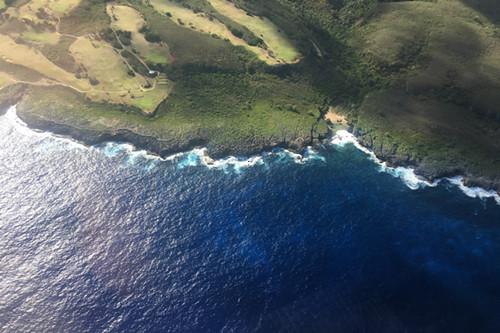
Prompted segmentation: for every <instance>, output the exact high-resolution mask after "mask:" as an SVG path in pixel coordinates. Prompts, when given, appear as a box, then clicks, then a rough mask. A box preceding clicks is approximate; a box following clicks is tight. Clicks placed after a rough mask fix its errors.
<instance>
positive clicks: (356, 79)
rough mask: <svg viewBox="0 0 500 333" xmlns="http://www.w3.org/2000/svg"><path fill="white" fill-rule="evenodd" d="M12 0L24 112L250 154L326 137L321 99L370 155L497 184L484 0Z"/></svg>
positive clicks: (498, 83) (491, 34) (62, 123)
mask: <svg viewBox="0 0 500 333" xmlns="http://www.w3.org/2000/svg"><path fill="white" fill-rule="evenodd" d="M11 6H15V7H16V8H6V9H4V11H5V13H7V14H9V15H3V16H2V18H1V22H0V56H1V57H2V58H1V59H0V87H3V88H4V89H10V88H9V87H12V86H15V85H16V84H20V83H22V84H23V86H24V87H25V89H26V91H25V95H24V98H23V101H22V103H21V104H20V107H19V112H20V114H21V116H23V117H24V118H25V119H26V120H27V121H28V122H29V120H30V119H31V120H33V121H32V123H37V119H38V123H39V122H40V121H41V119H42V118H43V120H44V121H45V122H47V121H50V123H52V124H54V123H56V124H58V125H59V127H58V126H56V128H59V129H61V128H66V129H67V128H70V127H72V128H75V127H76V128H79V129H80V130H81V131H83V132H85V133H90V132H92V133H94V137H100V135H97V134H96V131H97V132H99V131H102V132H105V133H107V135H104V137H108V138H109V136H110V135H112V133H117V131H127V133H129V132H130V133H135V134H136V135H140V136H141V137H148V138H157V139H160V141H158V140H157V141H155V142H156V143H151V142H150V144H151V145H152V148H151V149H152V150H155V151H158V152H173V151H178V150H182V149H186V148H188V147H191V146H193V145H196V144H203V145H206V146H208V147H209V148H210V150H211V151H212V152H214V153H215V154H224V153H249V152H255V151H258V150H259V149H264V148H267V147H271V146H276V145H285V146H291V147H295V148H296V149H300V148H301V147H303V146H304V145H307V144H309V143H310V142H311V141H314V140H315V139H318V138H320V137H323V136H325V135H326V133H327V128H326V123H325V121H324V120H323V119H322V117H323V115H324V112H325V110H327V109H328V107H329V106H332V107H335V108H336V109H337V110H343V111H341V112H343V115H344V116H346V117H347V119H348V121H349V123H350V125H351V126H352V127H353V128H354V130H355V131H356V133H357V134H358V135H359V136H360V138H361V139H362V140H363V142H364V143H365V144H366V145H367V146H370V147H372V148H373V149H374V150H375V151H376V152H377V153H378V154H379V155H380V156H382V157H383V158H385V159H388V160H390V161H392V162H396V163H403V164H414V165H417V166H418V167H419V171H420V172H421V173H423V174H426V175H428V176H431V177H432V176H438V175H444V174H454V173H457V172H460V173H464V174H466V175H468V176H478V177H476V178H474V180H475V181H476V182H479V183H481V184H482V185H485V186H491V187H496V188H500V179H499V177H500V172H499V170H500V160H499V157H498V156H500V132H499V131H498V128H499V123H500V111H499V110H500V109H499V108H498V105H500V97H499V96H500V95H499V94H498V91H500V56H499V55H500V30H499V28H500V26H499V22H500V15H499V14H498V12H499V11H498V9H499V8H500V5H498V4H497V3H496V2H495V1H492V0H434V1H377V0H325V1H318V0H232V1H227V0H117V1H104V0H53V1H49V0H35V1H24V2H23V1H20V0H19V1H14V2H13V3H12V4H11ZM71 133H72V134H73V135H77V134H76V133H75V132H74V131H72V132H71ZM148 140H149V139H148ZM90 141H91V140H90ZM141 142H142V141H141ZM481 177H483V178H481Z"/></svg>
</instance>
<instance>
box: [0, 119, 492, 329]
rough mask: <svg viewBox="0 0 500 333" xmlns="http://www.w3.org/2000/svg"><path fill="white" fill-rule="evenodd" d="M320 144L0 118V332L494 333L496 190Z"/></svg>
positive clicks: (351, 147)
mask: <svg viewBox="0 0 500 333" xmlns="http://www.w3.org/2000/svg"><path fill="white" fill-rule="evenodd" d="M319 153H320V154H321V155H322V156H323V159H321V158H315V159H310V160H308V161H307V162H305V163H303V164H298V163H294V162H293V159H292V158H290V157H287V156H286V155H284V154H275V155H269V156H267V157H265V158H264V161H265V162H264V163H261V164H257V165H255V166H253V167H250V168H246V169H243V170H240V172H237V171H238V170H234V168H232V167H230V166H229V167H227V168H226V169H225V170H219V169H208V168H207V167H205V166H203V165H199V163H196V161H197V159H196V156H193V154H191V155H187V156H180V157H178V158H176V159H173V160H172V161H161V160H158V159H154V158H151V157H148V156H147V155H145V154H143V153H140V152H130V151H129V150H127V149H126V146H123V145H116V144H111V145H103V146H101V147H91V148H85V147H83V146H81V145H78V144H76V143H71V142H70V141H68V140H61V139H57V138H54V137H53V136H50V135H48V134H34V133H33V132H31V131H29V130H27V129H23V128H22V127H20V126H14V124H13V122H12V121H11V120H9V119H7V118H6V117H5V116H3V117H1V118H0V331H1V332H9V333H10V332H403V331H404V332H499V331H500V206H499V205H497V204H496V203H495V201H494V200H493V199H488V200H480V199H473V198H469V197H467V196H465V195H464V194H463V193H462V192H461V191H460V190H458V189H457V188H456V187H455V186H451V185H446V184H443V185H440V186H438V187H435V188H424V189H420V190H416V191H414V190H410V189H409V188H408V187H407V186H406V185H405V184H404V183H403V182H402V181H401V180H400V179H398V178H394V177H392V176H390V175H389V174H386V173H380V172H378V168H377V165H376V164H375V163H374V162H372V161H370V160H369V159H368V158H367V157H366V155H365V154H363V153H362V152H360V151H359V150H357V149H355V148H354V147H353V146H351V145H348V146H346V147H344V148H340V147H334V146H325V147H324V148H322V149H321V151H320V152H319Z"/></svg>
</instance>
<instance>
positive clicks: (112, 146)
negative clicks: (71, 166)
mask: <svg viewBox="0 0 500 333" xmlns="http://www.w3.org/2000/svg"><path fill="white" fill-rule="evenodd" d="M2 117H4V118H5V119H6V120H7V123H8V124H9V125H10V126H12V127H14V128H15V129H16V131H17V132H18V133H20V134H22V135H25V136H35V137H39V138H41V139H46V138H51V139H54V140H57V141H59V142H62V143H64V144H67V145H68V146H70V147H72V148H83V149H96V150H97V151H100V152H102V153H104V154H105V155H107V156H109V157H114V156H117V155H119V154H120V153H124V154H126V155H127V156H129V157H130V158H129V159H128V160H129V162H131V163H132V164H133V163H135V162H136V161H137V160H138V159H141V158H142V159H144V160H151V161H154V162H159V161H164V162H167V161H169V162H175V163H176V164H177V167H178V168H180V169H183V168H186V167H193V166H198V165H202V166H205V167H207V168H209V169H214V170H223V171H224V172H226V173H229V172H236V173H241V172H242V171H243V170H244V169H248V168H251V167H254V166H257V165H263V164H265V160H266V159H268V158H272V157H276V158H277V159H278V160H286V161H293V162H294V163H297V164H305V163H307V162H310V161H312V160H320V161H323V162H325V161H326V160H325V158H324V157H323V156H321V155H320V154H318V153H317V152H316V151H315V150H314V149H313V148H312V147H307V148H306V149H305V151H304V153H303V154H302V155H301V154H297V153H294V152H291V151H289V150H286V149H282V148H280V149H275V150H273V151H271V152H265V153H262V154H261V155H256V156H251V157H248V158H247V157H235V156H228V157H226V158H222V159H213V158H211V157H210V155H209V153H208V149H207V148H194V149H192V150H190V151H187V152H180V153H176V154H173V155H170V156H167V157H161V156H159V155H157V154H153V153H151V152H148V151H146V150H139V149H137V148H136V147H135V146H134V145H133V144H130V143H121V142H107V143H105V144H103V145H98V146H90V147H89V146H86V145H84V144H82V143H80V142H78V141H76V140H73V139H72V138H70V137H66V136H60V135H57V134H55V133H52V132H50V131H37V130H34V129H32V128H30V127H29V126H28V125H27V124H26V123H25V122H24V121H23V120H22V119H21V118H19V116H18V115H17V112H16V106H15V105H14V106H11V107H10V108H9V109H8V110H7V112H6V113H5V115H3V116H2Z"/></svg>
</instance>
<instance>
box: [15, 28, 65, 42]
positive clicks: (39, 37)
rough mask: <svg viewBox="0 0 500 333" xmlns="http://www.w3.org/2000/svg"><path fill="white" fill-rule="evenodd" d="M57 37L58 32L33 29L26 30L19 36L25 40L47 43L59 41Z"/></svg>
mask: <svg viewBox="0 0 500 333" xmlns="http://www.w3.org/2000/svg"><path fill="white" fill-rule="evenodd" d="M59 37H60V36H59V34H57V33H55V32H37V31H33V30H28V31H25V32H23V33H22V34H21V38H22V39H24V40H25V41H28V42H31V43H38V44H48V45H56V44H57V43H58V42H59Z"/></svg>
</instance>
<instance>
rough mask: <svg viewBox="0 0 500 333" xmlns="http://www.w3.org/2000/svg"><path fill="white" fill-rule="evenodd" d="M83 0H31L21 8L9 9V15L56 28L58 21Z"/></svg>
mask: <svg viewBox="0 0 500 333" xmlns="http://www.w3.org/2000/svg"><path fill="white" fill-rule="evenodd" d="M80 1H81V0H31V1H29V2H27V3H26V4H24V5H22V6H20V7H19V8H9V9H8V10H7V13H8V14H9V15H10V16H11V17H16V18H18V19H19V20H22V21H27V22H31V23H33V24H41V25H52V26H55V25H56V23H57V20H58V19H60V18H61V17H63V16H64V15H66V14H68V13H69V12H70V11H71V10H72V9H74V8H76V7H77V6H78V4H79V3H80Z"/></svg>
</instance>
